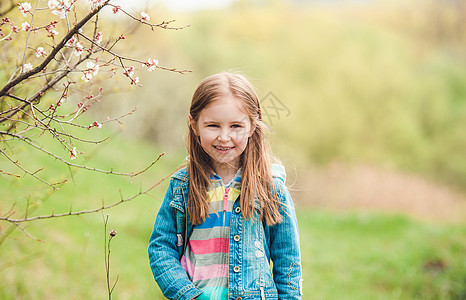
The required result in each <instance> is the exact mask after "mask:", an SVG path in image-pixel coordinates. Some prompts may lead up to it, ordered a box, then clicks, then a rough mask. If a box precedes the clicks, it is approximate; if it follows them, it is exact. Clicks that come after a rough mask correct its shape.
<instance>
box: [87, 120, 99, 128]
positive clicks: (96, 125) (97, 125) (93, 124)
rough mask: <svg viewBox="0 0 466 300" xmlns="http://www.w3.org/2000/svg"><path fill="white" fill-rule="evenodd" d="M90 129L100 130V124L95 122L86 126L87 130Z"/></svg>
mask: <svg viewBox="0 0 466 300" xmlns="http://www.w3.org/2000/svg"><path fill="white" fill-rule="evenodd" d="M92 127H97V128H99V129H100V128H102V124H101V123H99V122H97V121H94V123H92V124H89V126H87V129H91V128H92Z"/></svg>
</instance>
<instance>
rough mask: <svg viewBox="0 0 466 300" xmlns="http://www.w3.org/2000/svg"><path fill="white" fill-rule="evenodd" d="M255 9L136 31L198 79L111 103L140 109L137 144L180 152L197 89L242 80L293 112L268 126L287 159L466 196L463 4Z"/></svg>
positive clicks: (154, 85)
mask: <svg viewBox="0 0 466 300" xmlns="http://www.w3.org/2000/svg"><path fill="white" fill-rule="evenodd" d="M251 3H253V4H254V3H256V4H254V5H253V4H251ZM251 3H249V2H248V1H240V2H238V3H237V4H236V5H234V6H233V7H232V8H231V9H228V10H213V11H202V12H195V13H191V14H186V13H185V14H181V13H173V12H166V11H164V10H163V7H162V6H156V7H155V8H154V9H153V12H154V13H153V15H158V16H163V17H164V18H167V19H170V18H174V19H177V22H178V23H181V24H186V23H191V27H190V28H187V29H184V30H181V31H178V32H173V31H171V32H163V31H162V32H157V33H156V34H155V35H154V33H152V32H148V31H144V30H138V31H136V32H135V34H134V35H132V36H131V37H130V38H131V40H132V41H134V43H136V44H137V47H135V51H138V52H140V53H143V54H144V55H146V56H148V57H155V58H157V59H159V61H160V63H161V64H162V65H169V66H174V67H183V68H184V67H186V68H190V69H191V70H193V73H191V74H187V75H183V76H179V75H176V74H166V73H163V72H153V73H149V74H140V76H141V82H142V84H143V86H144V87H143V88H141V89H139V90H137V91H135V92H134V93H131V94H128V95H125V94H123V95H121V94H118V95H115V96H112V97H111V98H112V100H111V101H112V102H114V103H115V105H112V106H111V108H110V109H111V111H112V112H114V113H116V112H117V111H125V110H126V111H127V110H128V109H130V108H131V107H130V106H131V105H133V103H134V102H136V103H137V105H138V106H140V107H141V109H140V111H139V112H138V114H137V115H136V117H135V118H132V120H129V121H128V124H127V128H128V133H129V134H130V135H132V136H134V135H136V136H140V137H144V138H147V139H150V140H153V141H155V142H156V143H157V144H158V145H163V146H165V147H168V148H178V149H180V148H182V147H183V140H182V138H181V136H182V135H183V133H184V132H185V128H186V115H187V110H188V106H189V102H190V98H191V95H192V92H193V91H194V89H195V87H196V85H197V84H198V83H199V82H200V80H202V79H203V78H204V77H205V76H207V75H210V74H212V73H215V72H219V71H223V70H232V71H239V72H242V73H244V74H245V75H246V76H248V77H249V78H250V79H251V80H252V82H253V83H254V85H255V86H256V87H257V89H258V93H259V95H260V97H261V98H263V97H265V96H266V95H267V94H268V93H269V92H272V93H273V94H274V95H275V96H276V97H277V98H278V99H279V100H280V101H281V102H282V103H283V104H284V105H285V106H286V108H287V109H289V111H290V114H289V116H286V115H284V114H281V115H279V116H276V117H273V116H272V117H273V118H274V119H273V122H272V124H269V125H270V126H271V127H272V129H273V130H274V131H275V133H276V135H273V136H272V139H273V144H274V145H273V147H274V150H275V151H276V152H277V153H278V154H279V156H280V157H284V158H285V159H287V160H288V159H291V158H293V159H292V163H294V164H300V165H302V164H303V163H305V162H309V163H316V162H317V163H321V164H326V163H328V162H330V161H334V160H344V161H352V162H365V163H373V164H379V165H383V166H385V167H392V168H397V169H401V170H403V171H410V172H416V173H419V174H423V175H425V176H427V177H430V178H433V179H436V180H440V181H442V182H446V183H449V184H454V185H456V186H458V187H461V188H463V189H464V188H466V157H465V156H464V149H466V139H465V138H464V128H466V54H465V53H466V46H465V45H466V36H465V32H466V18H465V14H466V5H465V4H464V3H463V2H462V1H427V0H424V1H410V2H408V3H406V2H402V1H395V2H394V1H370V2H365V1H364V2H361V3H359V4H346V5H345V4H341V3H340V4H328V3H327V4H326V3H325V2H324V3H322V2H319V3H320V4H315V3H314V4H312V3H309V4H306V3H305V2H299V4H296V3H295V4H285V2H281V1H269V2H267V1H266V2H260V3H259V2H254V1H253V2H251ZM257 3H259V4H257ZM149 34H150V36H149ZM136 41H144V42H143V43H140V42H136ZM264 99H265V98H264ZM129 103H131V105H130V104H129ZM266 104H267V103H263V105H266ZM269 104H270V103H269ZM106 109H108V108H106ZM99 112H100V111H99ZM271 113H274V111H271Z"/></svg>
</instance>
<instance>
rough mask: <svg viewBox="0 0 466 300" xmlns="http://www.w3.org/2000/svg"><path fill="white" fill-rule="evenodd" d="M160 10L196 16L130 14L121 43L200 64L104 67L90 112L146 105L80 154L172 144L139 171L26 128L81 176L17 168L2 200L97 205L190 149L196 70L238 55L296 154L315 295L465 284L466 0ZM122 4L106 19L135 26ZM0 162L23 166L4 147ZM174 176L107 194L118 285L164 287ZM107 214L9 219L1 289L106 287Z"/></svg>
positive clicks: (141, 295)
mask: <svg viewBox="0 0 466 300" xmlns="http://www.w3.org/2000/svg"><path fill="white" fill-rule="evenodd" d="M142 9H143V7H141V8H140V10H142ZM134 11H135V12H139V10H138V9H136V8H134ZM148 11H149V14H150V16H151V21H152V22H154V23H157V22H161V21H163V20H171V19H176V20H177V21H176V24H178V25H180V26H182V25H185V24H191V26H190V27H189V28H186V29H183V30H180V31H171V30H165V31H163V30H155V31H154V32H153V31H151V30H150V29H147V28H143V27H136V28H128V29H127V30H129V31H130V32H131V33H129V34H126V35H127V39H126V41H125V44H122V45H120V46H119V47H120V49H121V50H124V51H127V52H129V53H132V54H134V55H132V56H136V57H142V58H143V59H144V58H146V57H151V58H156V59H158V60H159V63H160V65H162V66H166V67H176V68H180V69H184V68H187V69H190V70H192V71H193V72H192V73H187V74H185V75H179V74H175V73H170V72H165V71H161V70H157V71H154V72H151V73H147V72H145V71H143V70H142V68H139V66H136V67H137V68H138V70H137V71H136V73H137V74H136V76H139V77H140V82H141V84H142V85H143V87H140V88H136V87H133V86H130V85H129V84H128V82H127V81H126V80H125V78H123V77H121V78H114V79H113V81H111V82H112V83H111V84H106V83H105V81H106V80H105V79H106V74H105V73H104V72H100V73H99V75H98V77H100V79H102V80H103V83H102V84H103V87H104V93H105V91H107V93H106V94H105V97H104V99H103V101H102V102H101V103H99V104H98V105H95V106H94V107H92V109H91V110H89V115H88V119H86V120H83V124H84V123H86V122H90V121H93V120H104V119H105V118H106V117H107V116H110V117H116V116H119V115H121V114H124V113H126V112H128V111H131V110H133V109H134V107H136V106H137V107H138V110H137V112H136V113H135V114H133V115H131V116H129V117H126V118H125V119H124V124H121V125H118V124H117V125H114V126H106V125H105V126H104V128H103V129H102V130H100V131H98V130H90V131H89V132H88V133H85V134H87V135H89V136H90V137H92V138H93V139H97V138H98V137H107V136H109V137H110V138H109V140H108V141H106V142H105V143H103V144H100V145H98V146H93V145H81V148H80V151H83V152H84V154H82V155H80V156H79V158H78V160H77V162H78V163H82V164H86V165H90V166H94V167H98V168H101V169H110V168H114V169H115V170H119V171H123V172H131V171H139V170H142V169H144V168H145V167H146V166H147V165H148V164H149V163H150V162H151V161H153V160H154V159H156V158H157V156H158V155H159V154H160V153H161V152H165V153H166V154H165V156H164V157H163V159H162V160H161V161H160V162H158V163H157V164H156V165H155V166H154V167H152V168H151V169H150V170H149V171H147V172H146V173H144V174H142V175H140V176H138V177H136V178H133V179H132V180H131V179H128V178H122V177H118V176H112V175H102V174H97V173H92V172H87V171H83V170H70V169H68V168H67V167H64V166H63V165H61V164H60V163H59V162H57V161H55V160H53V159H50V158H47V157H43V155H41V154H40V153H36V152H34V151H32V150H31V149H30V148H28V147H27V146H26V145H22V144H21V143H17V144H10V146H9V147H13V149H14V152H15V155H16V158H17V159H18V160H19V161H21V162H22V163H23V164H25V165H26V164H27V165H28V166H32V167H31V169H34V166H35V167H36V168H40V167H46V169H44V171H42V174H43V176H45V177H46V178H48V179H50V180H51V181H59V180H62V179H64V178H68V179H69V181H68V182H67V183H66V184H65V185H64V186H63V187H62V188H61V189H60V191H58V192H53V193H52V192H50V191H49V189H47V188H46V187H44V186H41V185H40V184H39V183H38V182H36V181H35V180H33V179H31V178H28V177H22V178H21V179H17V178H14V177H11V176H6V175H1V176H2V177H1V180H0V191H1V192H0V193H1V194H0V201H1V202H0V204H1V206H0V210H1V213H2V215H3V214H5V213H6V212H8V211H9V210H10V206H11V205H12V203H13V202H16V206H15V207H14V210H15V211H16V212H17V216H21V214H22V213H23V212H24V211H25V207H26V205H29V208H30V209H32V210H33V211H32V212H31V214H34V215H41V214H49V213H51V212H52V211H54V212H55V213H61V212H67V211H69V210H70V209H73V210H81V209H89V208H95V207H99V206H101V204H102V201H104V202H105V203H112V202H115V201H118V200H119V199H120V193H121V195H123V197H129V196H131V195H133V194H135V193H138V192H139V191H140V190H145V189H147V188H148V187H150V186H151V185H152V184H154V183H156V182H157V181H158V180H160V179H161V178H163V177H165V176H166V175H168V174H170V172H172V171H173V170H174V169H175V168H176V167H177V166H179V165H180V164H182V163H183V160H184V157H185V156H186V151H185V149H184V139H183V135H184V133H185V130H186V122H187V110H188V106H189V102H190V98H191V95H192V93H193V91H194V89H195V87H196V86H197V84H198V83H199V82H200V81H201V80H202V79H203V78H204V77H206V76H208V75H211V74H213V73H216V72H220V71H224V70H231V71H237V72H241V73H243V74H244V75H246V76H247V77H248V78H250V79H251V82H252V83H253V84H254V86H255V87H256V88H257V91H258V94H259V97H260V98H261V99H262V105H263V107H264V110H265V112H266V121H267V123H268V125H269V126H270V128H271V130H272V133H271V135H270V139H271V143H272V148H273V150H274V153H275V154H276V155H277V156H278V157H279V158H280V159H281V160H282V162H283V163H284V165H285V166H286V168H287V171H288V186H289V188H290V191H291V193H292V195H293V198H294V201H295V204H296V206H297V208H298V209H297V213H298V221H299V224H300V235H301V240H302V244H301V247H302V256H303V269H304V296H303V299H465V298H466V257H465V253H466V222H465V220H466V155H465V149H466V134H465V129H466V4H465V3H464V1H453V0H451V1H427V0H422V1H421V0H418V1H409V2H406V1H293V2H290V3H288V2H285V1H244V0H243V1H235V2H233V4H231V6H228V7H227V8H225V9H210V10H209V9H206V10H202V11H193V12H181V11H171V10H168V9H167V8H166V7H164V6H163V5H161V4H159V5H154V6H152V7H151V8H150V9H149V10H148ZM122 20H123V21H122ZM124 20H125V19H124V17H123V16H118V17H116V18H113V17H112V18H110V17H108V18H107V19H105V20H104V22H107V26H110V27H112V28H114V32H115V35H119V34H120V33H122V32H120V31H121V30H122V27H121V26H122V22H124ZM123 28H124V27H123ZM139 69H140V70H139ZM115 82H116V83H115ZM76 101H77V102H79V100H78V97H76ZM86 124H87V123H86ZM41 143H43V144H44V145H49V144H51V145H53V143H50V141H47V140H46V139H45V140H42V142H41ZM2 147H4V146H2ZM56 151H57V152H58V153H59V151H61V150H60V149H59V147H57V148H56ZM63 154H64V155H65V154H66V153H63ZM0 169H1V170H5V171H10V172H11V173H15V172H16V173H17V172H18V171H17V170H15V169H14V168H13V167H12V166H10V165H9V164H8V162H7V161H6V160H5V159H2V160H1V161H0ZM166 184H167V182H164V183H163V184H162V185H161V186H159V187H158V188H156V189H154V190H153V191H151V193H150V195H144V196H141V197H138V198H136V199H134V200H132V201H131V202H129V203H126V204H122V205H120V206H118V207H115V208H113V209H111V210H109V211H106V212H104V216H106V215H107V214H108V215H109V228H111V229H115V230H116V231H117V232H118V234H117V236H116V237H115V238H114V239H113V241H112V248H111V250H112V252H111V278H112V280H116V278H117V276H118V283H117V285H116V288H115V291H114V294H113V298H114V299H163V297H162V296H161V294H160V292H159V291H158V289H157V286H156V284H155V282H154V281H153V278H152V274H151V272H150V269H149V265H148V259H147V254H146V248H147V241H148V238H149V235H150V232H151V227H152V224H153V221H154V219H155V215H156V213H157V209H158V207H159V205H160V202H161V199H162V197H163V194H164V192H165V188H166ZM120 191H121V192H120ZM104 216H103V215H102V214H100V213H98V214H94V215H86V216H82V217H67V218H62V219H53V220H41V221H35V222H31V223H28V224H27V225H26V226H27V228H26V229H27V231H28V232H29V233H31V234H32V235H34V236H35V237H37V238H39V239H41V240H43V242H39V241H35V240H33V239H31V238H29V237H27V236H25V235H24V234H23V233H22V232H21V231H20V230H18V229H17V228H16V229H15V228H14V227H10V226H9V225H8V224H6V223H0V229H1V232H2V235H1V236H0V241H1V244H0V257H1V260H0V287H1V288H0V298H1V299H63V298H66V299H103V298H106V297H107V294H106V285H105V268H104V234H106V233H105V232H104V227H103V217H104ZM9 230H13V233H11V234H9V235H6V233H7V232H9Z"/></svg>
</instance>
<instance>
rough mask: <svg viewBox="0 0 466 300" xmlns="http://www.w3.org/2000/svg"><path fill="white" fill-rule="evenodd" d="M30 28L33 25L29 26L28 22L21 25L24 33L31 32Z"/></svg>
mask: <svg viewBox="0 0 466 300" xmlns="http://www.w3.org/2000/svg"><path fill="white" fill-rule="evenodd" d="M30 28H31V25H29V23H28V22H24V23H23V24H21V29H22V30H24V31H29V29H30Z"/></svg>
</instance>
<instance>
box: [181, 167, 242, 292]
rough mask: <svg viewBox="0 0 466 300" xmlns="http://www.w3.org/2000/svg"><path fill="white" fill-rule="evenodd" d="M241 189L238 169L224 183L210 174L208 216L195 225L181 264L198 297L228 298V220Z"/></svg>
mask: <svg viewBox="0 0 466 300" xmlns="http://www.w3.org/2000/svg"><path fill="white" fill-rule="evenodd" d="M240 191H241V169H239V170H238V172H237V173H236V175H235V176H234V178H233V179H232V180H231V181H230V183H228V184H227V185H225V184H224V183H223V181H222V179H221V178H220V177H219V176H218V175H216V174H214V175H213V176H211V187H210V189H209V190H208V192H207V195H208V201H209V203H210V206H209V216H208V217H207V218H206V219H205V221H204V222H203V223H202V224H199V225H195V226H194V227H193V231H192V234H191V237H190V238H189V242H188V245H187V247H186V251H185V253H184V255H183V256H182V258H181V265H182V266H183V268H184V269H185V271H186V273H188V276H189V278H190V279H191V281H192V282H193V283H194V284H195V285H196V286H197V287H198V288H200V289H202V290H203V292H202V294H201V295H200V296H199V297H198V298H197V299H201V300H202V299H228V266H229V261H228V260H229V258H228V257H229V241H230V220H231V213H232V210H233V204H234V203H235V200H236V199H237V198H238V196H239V194H240Z"/></svg>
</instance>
